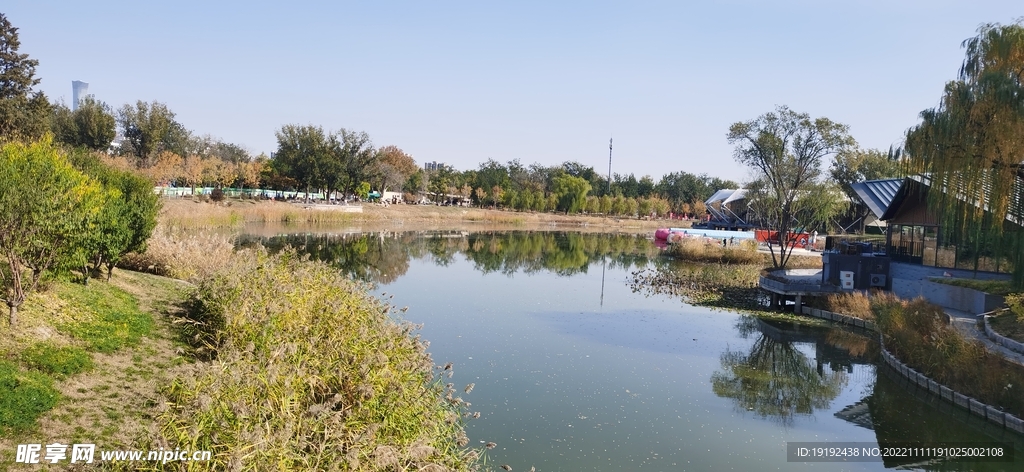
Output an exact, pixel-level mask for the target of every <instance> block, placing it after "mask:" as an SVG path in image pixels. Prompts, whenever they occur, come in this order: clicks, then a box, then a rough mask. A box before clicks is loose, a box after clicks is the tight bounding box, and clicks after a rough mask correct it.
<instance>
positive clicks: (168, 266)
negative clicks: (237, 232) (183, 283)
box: [118, 225, 234, 282]
mask: <svg viewBox="0 0 1024 472" xmlns="http://www.w3.org/2000/svg"><path fill="white" fill-rule="evenodd" d="M233 253H234V244H233V242H232V239H231V238H230V237H228V236H225V235H222V234H216V233H210V232H206V231H194V232H187V231H184V230H181V229H170V228H168V227H165V226H163V225H161V226H158V227H157V228H156V230H154V231H153V235H152V236H151V237H150V239H149V243H148V244H147V247H146V252H144V253H143V254H129V255H127V256H125V257H124V258H122V259H121V261H120V262H118V267H124V268H127V269H130V270H135V271H139V272H148V273H151V274H157V275H163V276H167V277H173V278H175V279H179V280H187V281H191V282H196V281H199V280H202V279H203V278H205V277H208V276H210V275H212V274H213V273H214V272H216V271H217V269H218V268H220V267H222V266H224V265H225V264H227V263H228V261H229V260H230V259H231V257H232V255H233Z"/></svg>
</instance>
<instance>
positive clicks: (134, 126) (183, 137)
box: [117, 100, 194, 168]
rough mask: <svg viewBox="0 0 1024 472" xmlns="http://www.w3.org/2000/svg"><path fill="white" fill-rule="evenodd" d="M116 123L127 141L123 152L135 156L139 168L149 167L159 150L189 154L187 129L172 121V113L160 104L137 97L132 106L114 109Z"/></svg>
mask: <svg viewBox="0 0 1024 472" xmlns="http://www.w3.org/2000/svg"><path fill="white" fill-rule="evenodd" d="M117 122H118V124H119V125H120V126H121V129H122V131H123V132H124V139H125V142H126V143H127V144H128V146H127V149H126V151H128V152H129V153H130V154H131V155H132V156H135V159H136V161H137V165H138V166H139V167H141V168H147V167H149V166H150V165H151V164H152V160H151V159H152V158H153V157H155V153H156V152H159V151H163V150H167V151H171V152H174V153H175V154H178V155H188V154H190V152H189V149H188V146H189V138H190V133H189V131H188V130H186V129H185V127H184V126H182V125H181V123H178V122H177V121H175V119H174V112H172V111H171V110H170V109H169V108H167V105H164V104H163V103H160V102H156V101H154V102H152V103H146V102H143V101H142V100H139V101H137V102H135V106H132V105H127V104H126V105H124V106H122V107H121V108H120V109H119V110H118V111H117ZM193 153H194V151H193Z"/></svg>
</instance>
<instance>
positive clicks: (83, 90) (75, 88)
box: [71, 80, 89, 111]
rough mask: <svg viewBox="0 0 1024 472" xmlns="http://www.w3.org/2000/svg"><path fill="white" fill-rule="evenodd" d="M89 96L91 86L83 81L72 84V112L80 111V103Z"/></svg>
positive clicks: (75, 81)
mask: <svg viewBox="0 0 1024 472" xmlns="http://www.w3.org/2000/svg"><path fill="white" fill-rule="evenodd" d="M88 94H89V84H88V83H86V82H82V81H81V80H74V81H72V82H71V111H75V110H77V109H78V103H79V102H80V101H81V100H82V99H83V98H85V96H86V95H88Z"/></svg>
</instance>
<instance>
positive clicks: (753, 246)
mask: <svg viewBox="0 0 1024 472" xmlns="http://www.w3.org/2000/svg"><path fill="white" fill-rule="evenodd" d="M668 254H669V255H671V256H673V257H675V258H676V259H680V260H684V261H690V262H705V263H713V264H757V263H759V262H761V261H763V260H764V256H762V255H761V254H760V253H759V252H758V251H757V242H756V241H753V240H746V241H742V242H741V243H739V244H736V245H733V246H728V247H726V246H723V245H722V244H721V243H720V242H718V241H709V240H707V239H704V238H684V239H682V240H681V241H679V242H677V243H674V244H672V245H671V246H670V247H669V249H668Z"/></svg>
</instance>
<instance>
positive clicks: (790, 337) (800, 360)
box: [711, 317, 847, 424]
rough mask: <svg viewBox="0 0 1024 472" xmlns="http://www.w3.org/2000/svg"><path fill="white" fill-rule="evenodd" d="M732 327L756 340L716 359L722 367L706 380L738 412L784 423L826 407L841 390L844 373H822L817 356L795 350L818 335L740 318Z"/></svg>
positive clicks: (819, 338) (824, 370)
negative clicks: (734, 403) (738, 410)
mask: <svg viewBox="0 0 1024 472" xmlns="http://www.w3.org/2000/svg"><path fill="white" fill-rule="evenodd" d="M738 328H739V331H740V334H741V335H743V336H744V337H747V336H750V335H751V334H752V333H753V332H754V331H755V330H756V331H757V333H758V334H757V339H756V340H755V341H754V343H753V344H752V345H751V347H750V348H749V349H745V350H735V351H734V350H727V351H726V352H724V353H722V354H721V356H720V362H721V365H722V367H721V370H720V371H717V372H715V373H714V374H712V375H711V386H712V389H713V390H714V392H715V395H718V396H720V397H723V398H731V399H733V400H734V401H735V402H736V405H737V407H738V408H739V409H741V410H747V411H752V412H754V414H755V415H757V416H758V417H761V418H767V419H771V420H774V421H777V422H779V423H782V424H790V423H791V422H792V420H793V417H794V415H801V414H802V415H810V414H812V413H813V412H814V410H815V409H825V408H828V407H829V405H830V404H831V402H832V400H834V399H835V398H836V396H838V395H839V392H840V391H842V389H843V387H845V386H846V383H847V372H846V371H844V370H840V369H833V368H831V366H830V367H829V368H824V366H823V364H822V362H821V361H820V359H822V358H821V356H815V357H816V359H819V360H818V361H816V360H815V359H810V358H808V356H807V354H805V353H804V352H802V351H800V350H799V349H797V346H796V343H813V345H814V346H815V347H817V346H818V344H819V343H821V342H822V341H823V339H824V337H823V336H822V332H821V330H814V331H817V332H814V331H812V330H808V329H807V328H805V327H800V326H797V325H792V324H788V323H785V324H784V323H775V322H768V321H763V320H760V319H757V318H753V317H743V318H741V321H740V322H739V326H738Z"/></svg>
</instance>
